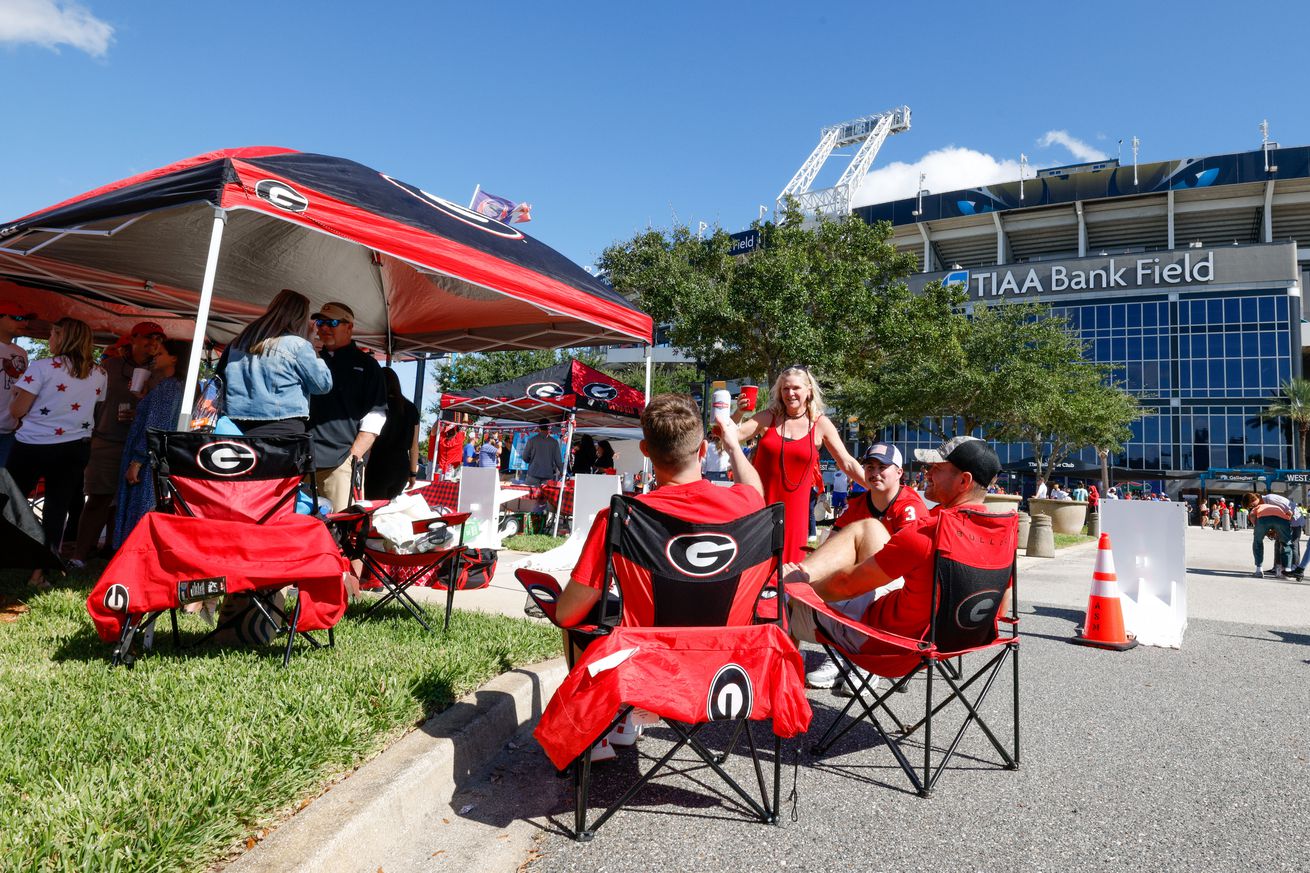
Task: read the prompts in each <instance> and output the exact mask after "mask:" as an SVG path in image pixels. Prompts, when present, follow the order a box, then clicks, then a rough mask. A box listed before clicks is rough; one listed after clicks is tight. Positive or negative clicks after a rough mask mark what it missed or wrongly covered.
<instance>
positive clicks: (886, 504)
mask: <svg viewBox="0 0 1310 873" xmlns="http://www.w3.org/2000/svg"><path fill="white" fill-rule="evenodd" d="M862 462H863V464H864V477H865V479H867V480H868V482H869V490H868V491H865V492H864V493H863V494H860V495H858V496H857V497H855V498H854V499H852V500H851V501H850V505H849V506H847V508H846V511H845V512H843V513H842V514H841V515H840V516H839V517H838V518H837V520H836V521H834V522H833V524H832V530H833V538H836V537H841V536H851V534H850V533H843V531H846V530H847V528H849V527H850V526H851V525H852V524H854V523H855V522H858V521H863V520H864V519H869V518H874V519H877V520H878V521H880V522H882V525H883V527H885V528H886V529H887V532H888V533H889V534H894V533H896V532H897V531H899V530H901V529H902V528H904V527H906V526H908V525H910V524H913V523H914V522H917V521H920V520H921V519H924V518H926V517H927V516H928V506H927V504H925V503H924V502H923V498H922V497H920V496H919V492H918V491H915V490H914V489H913V488H911V487H910V486H909V485H904V484H902V482H901V480H902V479H903V478H904V476H905V470H904V467H903V460H902V458H901V450H900V449H898V448H896V446H893V445H891V444H890V443H874V444H873V445H871V446H869V448H867V449H865V451H864V457H863V459H862ZM825 545H826V544H825ZM833 548H841V545H840V543H838V544H837V545H836V546H834V547H833ZM805 684H806V685H808V686H809V687H811V688H835V689H836V691H837V694H839V695H845V694H848V693H849V691H850V688H849V686H848V685H847V684H846V683H845V682H842V681H841V676H840V672H839V670H838V668H837V664H836V663H835V662H834V661H832V660H831V659H825V660H824V662H823V663H822V664H821V665H819V666H818V667H816V668H814V669H813V670H811V671H809V672H808V673H806V674H805Z"/></svg>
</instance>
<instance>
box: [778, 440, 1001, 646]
mask: <svg viewBox="0 0 1310 873" xmlns="http://www.w3.org/2000/svg"><path fill="white" fill-rule="evenodd" d="M914 457H915V460H917V461H920V462H922V463H927V464H930V465H931V466H930V467H929V468H928V485H927V488H926V494H925V496H926V497H927V498H928V499H929V500H932V501H934V502H935V503H937V504H939V505H938V506H936V507H934V509H933V511H932V512H931V513H929V514H928V516H927V517H926V518H923V519H921V520H920V521H918V522H915V523H912V524H910V525H908V526H906V527H904V528H902V529H901V530H899V531H897V532H896V533H895V534H894V535H893V534H889V533H888V531H887V528H886V526H885V525H884V524H883V523H882V522H881V521H878V520H877V519H872V518H869V519H864V520H862V521H859V522H855V523H853V524H851V525H849V535H843V536H834V537H832V538H831V539H829V540H828V542H826V543H824V544H823V546H821V547H820V548H819V549H818V550H817V551H815V552H813V553H812V554H811V555H810V556H809V557H807V558H806V559H805V560H804V562H802V563H800V564H787V565H786V566H785V567H784V568H783V572H784V576H783V581H784V582H787V583H789V584H790V583H796V582H806V583H809V584H810V585H811V586H812V587H813V588H814V590H815V592H816V593H817V594H818V595H819V597H821V598H822V599H823V600H824V602H826V603H828V604H829V605H831V606H832V607H833V608H834V609H835V610H837V611H839V612H841V613H842V614H843V615H846V616H849V617H851V618H855V619H857V620H859V621H860V622H861V623H863V624H866V625H868V626H870V627H874V628H878V629H880V630H886V631H890V632H892V633H896V634H900V635H902V636H907V637H911V638H918V637H920V636H922V635H923V633H924V632H926V631H927V629H928V623H929V621H930V620H931V617H932V616H931V612H932V591H933V550H934V544H933V543H934V539H935V537H936V533H937V519H938V517H939V516H940V515H941V514H942V513H947V512H954V511H958V510H961V509H976V510H979V511H985V507H984V506H983V501H984V499H985V498H986V495H987V486H989V485H991V483H992V480H993V479H995V478H996V475H997V474H998V473H999V472H1000V471H1001V461H1000V458H998V457H997V455H996V451H995V450H994V449H993V448H992V447H991V446H990V445H988V444H987V443H985V442H983V441H982V440H980V439H978V438H977V437H969V436H960V437H955V438H954V439H951V440H948V441H947V442H945V443H944V444H942V446H941V448H939V449H936V450H931V449H927V450H925V449H918V450H916V451H915V453H914ZM898 577H900V578H904V580H905V585H904V587H902V588H899V589H895V590H889V589H886V588H884V587H883V586H886V585H887V584H888V583H889V582H891V581H892V580H893V579H896V578H898ZM880 589H882V590H880ZM790 607H791V633H792V636H793V637H795V638H796V639H799V640H806V641H809V642H815V641H816V636H815V634H816V630H819V629H821V630H823V632H824V633H825V634H826V635H827V636H829V637H831V638H832V639H833V640H835V641H836V642H837V643H838V644H839V645H841V646H842V647H843V648H845V649H847V650H850V651H859V652H865V653H874V652H876V651H877V645H878V644H877V643H876V641H874V640H870V639H869V638H868V637H867V636H863V635H861V634H859V633H858V632H856V631H853V630H851V629H849V628H846V627H845V626H842V625H837V624H835V623H827V622H825V621H824V619H823V617H822V616H820V615H818V614H817V613H815V611H814V610H812V609H811V608H810V607H808V606H806V605H805V604H804V603H801V602H800V601H798V600H795V599H793V600H791V602H790Z"/></svg>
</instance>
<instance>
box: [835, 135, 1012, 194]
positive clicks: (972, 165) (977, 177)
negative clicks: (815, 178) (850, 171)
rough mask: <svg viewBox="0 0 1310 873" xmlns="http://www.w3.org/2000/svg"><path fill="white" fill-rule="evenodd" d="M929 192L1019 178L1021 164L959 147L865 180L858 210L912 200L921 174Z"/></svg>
mask: <svg viewBox="0 0 1310 873" xmlns="http://www.w3.org/2000/svg"><path fill="white" fill-rule="evenodd" d="M920 173H923V174H924V179H923V187H925V188H927V189H928V190H929V191H956V190H958V189H960V188H975V187H977V186H979V185H990V184H992V183H994V182H1011V181H1014V180H1016V179H1018V178H1019V161H1018V160H1013V161H1011V160H998V159H996V158H994V157H992V156H991V155H988V154H983V153H982V152H979V151H975V150H973V149H966V148H961V147H959V146H947V147H946V148H944V149H938V150H937V151H933V152H928V154H926V155H924V156H923V157H922V158H920V159H919V160H917V161H915V162H914V163H913V164H907V163H905V162H903V161H896V162H894V163H891V164H888V165H887V166H885V167H878V168H877V169H876V170H872V171H870V172H869V174H868V175H867V176H865V177H864V182H863V183H862V184H861V185H860V190H859V191H858V192H856V194H855V203H854V205H856V206H866V205H868V204H870V203H886V202H887V201H889V200H900V199H903V198H905V197H913V196H914V195H915V193H916V192H917V191H918V190H919V174H920Z"/></svg>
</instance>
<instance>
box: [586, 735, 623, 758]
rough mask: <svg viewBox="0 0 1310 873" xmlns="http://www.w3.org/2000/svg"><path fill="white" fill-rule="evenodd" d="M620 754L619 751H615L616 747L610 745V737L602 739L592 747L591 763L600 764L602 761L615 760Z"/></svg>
mask: <svg viewBox="0 0 1310 873" xmlns="http://www.w3.org/2000/svg"><path fill="white" fill-rule="evenodd" d="M618 756H619V753H618V752H616V751H614V747H613V746H611V745H610V741H609V740H608V739H605V740H601V741H600V742H599V743H597V744H596V745H594V746H592V747H591V763H593V764H599V763H600V762H601V761H613V760H614V759H615V758H617V757H618Z"/></svg>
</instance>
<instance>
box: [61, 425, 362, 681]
mask: <svg viewBox="0 0 1310 873" xmlns="http://www.w3.org/2000/svg"><path fill="white" fill-rule="evenodd" d="M147 436H148V440H149V446H150V449H149V450H150V457H151V463H152V464H153V466H154V471H155V489H156V491H155V493H156V497H157V499H158V508H157V509H156V510H155V511H153V512H149V513H147V514H146V516H145V517H144V518H142V519H141V521H140V522H138V523H137V525H136V527H135V528H133V529H132V533H131V535H129V536H128V538H127V541H126V542H124V543H123V545H122V546H120V547H119V549H118V552H117V553H116V554H115V555H114V558H113V560H111V561H110V562H109V566H107V567H106V568H105V572H104V574H103V575H102V576H101V577H100V580H99V581H98V582H97V583H96V586H95V588H94V589H93V590H92V592H91V595H90V597H88V598H87V611H88V612H90V613H91V618H92V619H93V620H94V621H95V624H96V630H97V632H98V633H99V634H100V638H101V639H103V640H105V641H106V642H115V641H117V645H116V647H115V649H114V656H113V662H114V663H115V664H119V663H125V664H127V665H129V666H130V665H131V663H132V658H133V656H132V654H131V647H132V640H133V637H134V635H135V634H136V633H137V632H138V631H142V630H145V629H148V628H150V627H151V626H152V625H153V624H154V622H155V620H156V619H157V618H158V617H159V616H160V615H161V614H163V612H165V611H168V612H169V613H170V618H171V621H172V625H173V640H174V643H175V644H177V643H179V638H178V632H177V615H176V609H177V608H178V607H179V606H182V605H183V604H186V603H192V602H195V601H199V600H204V599H207V598H211V597H216V596H228V597H231V596H233V595H244V596H245V606H244V608H243V609H241V610H237V611H235V612H233V613H232V614H230V615H229V616H228V617H227V619H226V620H225V621H223V622H221V623H220V624H219V626H218V627H217V628H215V630H214V631H213V633H211V634H209V635H208V636H206V637H205V638H204V639H202V640H201V642H203V641H204V640H206V639H209V638H210V637H211V636H213V635H214V634H215V633H218V632H219V631H221V630H225V629H227V628H229V627H231V628H234V629H236V628H241V627H243V626H246V625H247V624H248V623H249V622H250V620H251V619H252V618H253V619H256V620H257V621H259V622H267V623H269V624H271V625H272V627H273V628H274V629H275V630H276V632H278V633H285V634H287V644H286V651H285V653H284V655H283V664H286V663H287V662H288V661H289V660H290V658H291V651H292V646H293V645H294V643H295V641H296V639H297V637H300V638H302V639H303V640H305V641H307V642H309V643H310V644H311V645H312V646H314V647H315V648H318V647H321V646H322V643H320V642H319V641H318V640H317V639H316V638H315V637H314V636H313V635H312V634H310V633H308V632H309V631H315V630H326V631H327V632H328V642H327V645H328V646H331V645H333V644H334V642H335V640H334V638H333V635H332V628H333V627H334V626H335V625H336V623H337V621H338V620H339V619H340V618H341V616H342V614H343V613H344V612H345V609H346V596H345V586H344V584H343V582H342V578H343V573H345V571H346V570H348V569H349V566H350V565H349V564H348V563H347V562H346V560H345V559H344V558H342V557H341V553H340V551H339V550H338V548H337V544H336V542H335V541H334V540H333V539H332V536H331V535H330V534H329V533H328V530H327V527H326V526H325V525H324V524H323V523H322V522H321V521H319V520H318V519H317V518H314V517H312V516H308V515H297V514H296V511H295V510H296V507H295V502H296V495H297V493H298V492H299V488H300V483H301V478H302V477H303V476H305V474H306V473H312V472H313V469H314V463H313V456H312V453H311V449H310V440H309V437H308V436H307V435H297V436H279V437H246V436H219V435H216V434H211V433H192V432H172V431H158V430H151V431H150V432H149V433H148V435H147ZM309 481H310V483H312V482H313V477H312V476H310V477H309ZM311 487H312V484H311ZM291 585H294V586H296V589H297V592H298V593H297V597H296V600H295V605H294V606H293V607H291V608H290V610H289V611H288V610H287V609H285V608H284V607H282V606H279V605H278V603H277V602H276V600H275V595H276V594H277V593H278V592H279V591H281V590H282V589H283V588H286V587H287V586H291Z"/></svg>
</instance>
